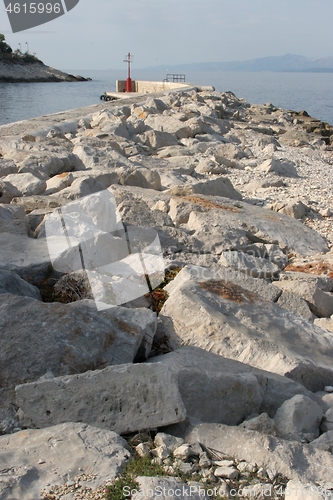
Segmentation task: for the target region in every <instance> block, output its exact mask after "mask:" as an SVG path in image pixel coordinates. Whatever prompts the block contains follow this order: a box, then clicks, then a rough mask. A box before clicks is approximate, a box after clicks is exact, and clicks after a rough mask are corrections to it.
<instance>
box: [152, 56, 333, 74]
mask: <svg viewBox="0 0 333 500" xmlns="http://www.w3.org/2000/svg"><path fill="white" fill-rule="evenodd" d="M159 68H160V69H164V70H168V72H169V73H170V72H175V73H176V72H184V71H274V72H287V71H290V72H310V73H314V72H315V73H319V72H320V73H325V72H326V73H331V72H333V57H325V58H320V59H314V58H310V57H304V56H298V55H293V54H286V55H284V56H272V57H260V58H258V59H250V60H247V61H228V62H206V63H193V64H181V65H180V64H178V65H174V66H170V65H164V66H159ZM149 69H152V68H149ZM154 69H157V68H156V67H155V68H154Z"/></svg>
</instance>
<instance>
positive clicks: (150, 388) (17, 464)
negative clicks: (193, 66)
mask: <svg viewBox="0 0 333 500" xmlns="http://www.w3.org/2000/svg"><path fill="white" fill-rule="evenodd" d="M332 137H333V131H332V128H331V127H329V126H328V125H326V124H323V123H322V122H320V121H318V120H315V119H313V118H311V117H309V116H308V115H307V113H305V112H299V113H296V112H290V111H286V110H284V109H280V108H276V107H274V106H273V105H272V104H267V105H251V104H249V103H247V102H246V101H245V100H244V99H238V98H237V97H236V96H235V95H234V94H233V93H232V92H226V93H220V92H197V91H195V90H191V91H188V92H167V93H161V94H156V95H149V96H145V97H142V96H134V97H131V98H129V99H126V100H123V101H118V102H113V103H112V102H111V103H103V104H99V105H94V106H89V107H87V108H81V109H74V110H70V111H67V112H62V113H57V114H54V115H49V116H45V117H41V118H35V119H32V120H29V121H25V122H17V123H13V124H10V125H5V126H2V127H0V193H1V197H0V263H1V264H0V275H1V280H0V337H1V345H2V351H1V354H0V356H1V363H0V376H1V380H2V387H1V392H0V429H1V434H2V436H0V458H1V461H2V462H3V463H4V464H5V465H6V467H5V468H3V469H1V471H0V497H1V499H3V500H9V499H12V500H13V499H20V500H32V499H34V500H37V499H39V500H41V499H43V500H44V499H49V500H51V499H52V500H57V499H60V498H66V499H68V500H69V499H73V500H75V499H81V498H86V499H100V498H103V496H105V494H106V495H109V498H112V500H113V498H116V497H112V494H111V493H110V491H114V490H112V488H113V487H114V485H115V483H114V480H115V479H116V478H118V481H125V483H124V485H125V486H127V489H126V491H125V493H126V492H128V487H130V485H128V484H126V480H127V479H128V477H127V476H124V474H125V472H124V470H125V468H126V464H129V463H131V460H133V457H135V459H136V460H138V459H140V458H146V459H148V461H149V463H150V464H151V465H152V466H153V465H154V466H158V467H160V469H159V472H161V471H162V473H163V476H161V475H160V474H154V473H153V472H152V473H151V475H150V477H145V476H144V475H140V474H139V473H137V474H136V475H135V478H134V479H135V487H133V488H131V497H132V498H133V499H138V498H142V494H143V493H144V492H148V498H151V499H153V498H165V499H166V498H183V499H185V498H188V490H189V488H190V492H191V498H194V499H199V498H206V499H207V498H214V500H215V499H218V498H223V499H225V498H237V497H238V498H241V497H245V498H257V499H264V498H271V499H275V500H276V499H278V498H290V499H292V500H298V499H300V498H302V499H304V498H311V499H323V498H330V497H332V495H333V483H332V471H333V457H332V452H333V369H332V359H333V293H332V292H333V250H332V246H333V237H332V220H333V218H332V217H333V206H332V200H333V171H332V161H333V157H332ZM100 193H106V194H107V196H108V200H111V203H113V200H114V202H115V204H116V213H117V217H118V218H117V219H115V224H118V226H117V228H118V229H119V228H120V227H121V228H123V227H126V228H140V229H144V228H146V229H147V228H148V229H154V231H155V232H156V234H157V235H158V239H159V244H160V247H159V248H160V250H161V252H162V254H163V262H164V268H165V270H166V271H167V275H168V279H167V280H166V282H167V283H168V284H166V283H164V285H166V286H164V288H158V289H156V290H155V291H149V290H148V293H146V294H144V295H142V296H140V297H139V296H138V297H136V298H134V299H132V300H130V301H127V302H126V303H124V302H120V301H116V303H112V300H115V297H117V294H116V284H117V283H118V281H119V275H116V274H117V273H116V271H117V272H118V270H117V269H116V271H114V275H111V277H110V283H109V287H108V288H107V287H102V288H104V289H105V288H107V291H108V293H105V294H104V295H103V294H100V295H98V298H96V293H97V292H96V291H95V290H96V289H95V283H94V282H93V280H92V278H91V271H93V272H96V269H97V270H100V269H101V268H103V266H105V265H108V263H107V257H108V252H109V249H110V244H111V243H112V245H114V246H113V247H112V248H123V246H122V241H121V238H120V237H119V235H118V233H117V234H113V235H111V236H110V234H109V232H108V230H107V229H108V228H109V226H108V224H109V220H108V219H109V215H110V213H111V212H108V211H107V209H108V205H105V203H104V202H105V199H106V198H105V197H103V196H102V195H101V194H100ZM111 195H112V196H111ZM55 211H57V212H58V213H60V212H61V213H63V214H65V213H66V214H67V213H71V214H74V215H73V219H68V220H67V219H66V221H65V222H66V223H67V222H69V223H70V222H73V221H74V222H75V220H76V221H78V224H76V225H75V224H73V226H74V229H75V237H76V238H77V243H76V244H74V249H73V248H72V249H70V250H68V248H63V247H60V249H59V248H58V249H57V252H54V253H52V252H51V254H52V255H50V252H49V248H50V247H49V246H48V242H47V228H48V224H49V221H50V218H51V220H52V217H54V213H55ZM77 213H79V214H81V215H82V214H84V216H85V217H84V220H83V219H82V218H81V219H80V218H79V219H77V218H76V219H75V217H76V214H77ZM64 220H65V219H64ZM113 229H114V227H113ZM91 231H94V232H93V236H91V234H92V233H91ZM87 234H89V235H90V239H89V241H90V242H92V245H91V244H89V245H88V247H89V251H90V250H91V248H93V251H92V253H89V254H88V253H87V251H88V250H87V248H88V247H87V248H86V247H85V246H84V245H83V242H84V241H86V240H85V238H86V237H87ZM142 234H144V233H143V232H142V233H140V235H142ZM78 242H80V245H81V250H80V255H81V256H82V255H83V257H84V258H86V257H87V255H88V256H89V259H88V260H91V263H90V264H89V265H91V267H89V265H86V266H85V268H84V269H82V268H80V267H79V265H78V263H77V262H78V261H77V259H76V258H75V256H76V255H77V251H78V250H77V249H78V248H79V244H78ZM75 245H76V247H77V249H76V247H75ZM117 245H119V246H117ZM75 252H76V253H75ZM119 255H120V257H121V254H119ZM153 256H156V254H153ZM80 262H83V261H80ZM64 265H65V266H67V269H66V271H64V269H63V268H62V266H64ZM59 269H62V271H59ZM110 269H111V268H108V270H110ZM112 269H114V268H112ZM149 271H152V272H151V276H152V277H153V274H154V266H152V268H151V269H150V268H149ZM99 277H101V273H100V274H99ZM120 277H122V278H127V277H128V276H127V275H126V273H125V274H123V275H121V273H120ZM115 278H117V279H115ZM125 281H126V280H125ZM116 282H117V283H116ZM111 292H112V293H111ZM98 293H100V291H99V290H98ZM110 297H111V299H110ZM161 297H162V298H161ZM110 300H111V302H110ZM158 301H160V302H158ZM101 303H102V304H104V306H105V307H104V309H103V310H101V309H100V308H99V304H101ZM111 305H112V306H113V307H110V306H111ZM151 470H156V469H151ZM126 478H127V479H126ZM132 479H133V478H132ZM119 484H120V483H119ZM107 485H109V488H110V489H108V487H107ZM203 490H205V493H203ZM161 492H162V494H161V495H160V493H161ZM172 492H173V493H172ZM176 492H177V493H176ZM179 492H180V493H179ZM178 493H179V494H178ZM110 495H111V496H110ZM126 496H127V495H125V497H126Z"/></svg>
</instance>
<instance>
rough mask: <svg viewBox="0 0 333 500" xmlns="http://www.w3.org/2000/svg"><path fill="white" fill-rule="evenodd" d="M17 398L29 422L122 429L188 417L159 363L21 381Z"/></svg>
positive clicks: (170, 378)
mask: <svg viewBox="0 0 333 500" xmlns="http://www.w3.org/2000/svg"><path fill="white" fill-rule="evenodd" d="M16 402H17V405H18V406H19V407H20V412H19V413H20V421H21V424H22V425H23V426H27V427H31V426H34V427H39V428H42V427H49V426H51V425H55V424H60V423H63V422H85V423H87V424H90V425H92V424H94V425H96V426H98V427H100V428H104V429H109V430H113V431H115V432H117V433H118V434H124V433H125V434H126V433H128V432H133V431H140V430H142V429H146V428H148V429H151V428H154V427H162V426H165V425H169V424H173V423H176V422H181V421H183V420H185V418H186V410H185V408H184V405H183V403H182V400H181V397H180V394H179V391H178V385H177V382H176V380H175V377H174V376H173V374H172V372H171V370H169V369H168V368H167V367H166V366H163V365H162V364H161V363H155V364H153V365H145V364H134V365H132V364H125V365H118V366H109V367H107V368H104V369H103V370H95V371H89V372H86V373H81V374H79V375H71V376H64V377H57V378H54V379H51V380H42V381H37V382H33V383H30V384H24V385H19V386H17V387H16Z"/></svg>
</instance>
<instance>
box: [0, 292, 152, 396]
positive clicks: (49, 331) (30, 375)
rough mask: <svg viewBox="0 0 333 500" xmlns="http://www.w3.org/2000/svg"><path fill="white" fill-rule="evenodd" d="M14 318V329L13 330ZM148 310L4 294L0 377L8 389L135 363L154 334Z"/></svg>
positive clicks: (0, 316) (1, 301)
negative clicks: (104, 307)
mask: <svg viewBox="0 0 333 500" xmlns="http://www.w3.org/2000/svg"><path fill="white" fill-rule="evenodd" d="M13 318H15V327H14V328H13ZM155 322H156V314H155V313H154V312H152V311H150V310H149V309H135V310H132V309H128V308H125V307H114V308H110V309H107V310H105V311H98V310H97V308H96V305H95V303H94V302H93V301H92V300H82V301H79V302H73V303H70V304H60V303H57V302H53V303H43V302H39V301H37V300H34V299H32V298H27V297H19V296H17V295H11V294H5V293H4V294H0V336H1V346H2V348H1V352H0V376H1V379H2V380H3V383H4V385H5V386H8V387H9V386H13V385H14V384H15V385H17V384H20V383H24V382H28V381H32V380H36V379H37V378H39V377H41V376H42V375H44V374H45V373H46V372H47V371H51V372H52V373H53V375H55V376H58V375H65V374H72V373H81V372H84V371H86V370H88V369H97V368H104V367H105V366H108V365H113V364H122V363H131V362H133V361H134V359H135V357H136V355H137V353H138V351H139V349H140V347H141V345H142V344H146V339H145V337H146V336H149V337H150V338H152V337H153V336H154V332H155Z"/></svg>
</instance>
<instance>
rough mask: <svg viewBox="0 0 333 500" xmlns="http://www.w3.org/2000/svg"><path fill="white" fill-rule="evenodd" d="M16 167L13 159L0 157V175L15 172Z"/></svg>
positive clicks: (16, 170) (4, 175)
mask: <svg viewBox="0 0 333 500" xmlns="http://www.w3.org/2000/svg"><path fill="white" fill-rule="evenodd" d="M17 172H18V167H17V166H16V165H15V163H14V162H13V160H5V159H4V158H0V177H6V175H9V174H17Z"/></svg>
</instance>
